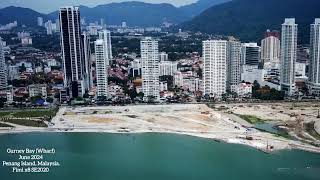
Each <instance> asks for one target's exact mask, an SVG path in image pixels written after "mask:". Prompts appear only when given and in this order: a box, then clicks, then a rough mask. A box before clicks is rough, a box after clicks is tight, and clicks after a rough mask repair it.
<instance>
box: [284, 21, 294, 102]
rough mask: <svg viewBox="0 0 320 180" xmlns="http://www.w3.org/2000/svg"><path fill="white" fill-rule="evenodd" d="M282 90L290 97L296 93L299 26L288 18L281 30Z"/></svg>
mask: <svg viewBox="0 0 320 180" xmlns="http://www.w3.org/2000/svg"><path fill="white" fill-rule="evenodd" d="M281 32H282V33H281V60H280V61H281V72H280V84H281V89H282V90H283V91H285V93H286V94H287V95H289V96H291V95H293V94H294V93H295V63H296V60H297V35H298V25H297V24H296V23H295V19H294V18H287V19H285V22H284V23H283V24H282V30H281Z"/></svg>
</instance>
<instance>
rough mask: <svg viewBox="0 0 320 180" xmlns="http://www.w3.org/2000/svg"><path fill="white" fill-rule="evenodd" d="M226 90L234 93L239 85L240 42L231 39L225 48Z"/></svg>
mask: <svg viewBox="0 0 320 180" xmlns="http://www.w3.org/2000/svg"><path fill="white" fill-rule="evenodd" d="M227 67H228V68H227V89H228V90H230V91H231V92H236V89H237V87H238V85H239V84H240V83H241V42H239V41H237V40H235V39H231V40H229V41H228V47H227Z"/></svg>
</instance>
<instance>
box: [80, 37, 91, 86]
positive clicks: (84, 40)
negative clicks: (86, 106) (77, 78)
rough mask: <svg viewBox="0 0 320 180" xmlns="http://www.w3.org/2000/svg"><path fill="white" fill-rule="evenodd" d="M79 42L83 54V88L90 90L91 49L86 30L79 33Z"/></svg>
mask: <svg viewBox="0 0 320 180" xmlns="http://www.w3.org/2000/svg"><path fill="white" fill-rule="evenodd" d="M81 44H82V47H83V48H82V51H83V52H82V54H83V61H84V63H83V65H84V67H83V69H84V73H83V81H84V90H85V91H90V89H91V88H92V86H93V79H92V68H91V49H90V35H89V34H88V33H86V32H83V33H82V35H81Z"/></svg>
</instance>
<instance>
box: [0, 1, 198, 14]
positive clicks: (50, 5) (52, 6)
mask: <svg viewBox="0 0 320 180" xmlns="http://www.w3.org/2000/svg"><path fill="white" fill-rule="evenodd" d="M0 1H1V2H0V8H3V7H7V6H20V7H27V8H31V9H34V10H36V11H39V12H42V13H48V12H52V11H55V10H57V9H58V8H59V7H61V6H65V5H85V6H89V7H93V6H96V5H99V4H107V3H110V2H123V1H129V0H0ZM131 1H132V0H131ZM138 1H143V2H149V3H170V4H173V5H175V6H181V5H185V4H190V3H193V2H195V1H197V0H138Z"/></svg>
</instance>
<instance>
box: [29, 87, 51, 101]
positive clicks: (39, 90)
mask: <svg viewBox="0 0 320 180" xmlns="http://www.w3.org/2000/svg"><path fill="white" fill-rule="evenodd" d="M28 89H29V97H35V96H40V97H43V98H47V85H46V84H32V85H29V86H28Z"/></svg>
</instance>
